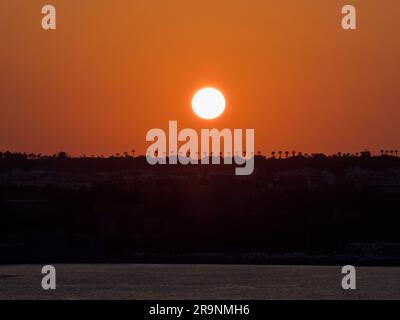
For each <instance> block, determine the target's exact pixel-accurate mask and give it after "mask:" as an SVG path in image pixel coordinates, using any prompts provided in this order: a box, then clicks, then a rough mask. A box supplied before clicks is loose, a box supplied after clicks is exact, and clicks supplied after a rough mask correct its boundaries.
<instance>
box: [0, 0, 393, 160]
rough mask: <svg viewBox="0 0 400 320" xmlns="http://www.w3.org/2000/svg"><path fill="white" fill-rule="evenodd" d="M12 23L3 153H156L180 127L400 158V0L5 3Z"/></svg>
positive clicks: (2, 78) (6, 49)
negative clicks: (155, 140)
mask: <svg viewBox="0 0 400 320" xmlns="http://www.w3.org/2000/svg"><path fill="white" fill-rule="evenodd" d="M48 3H52V4H54V5H56V7H57V14H58V15H57V30H56V31H50V32H46V31H43V30H42V29H41V7H42V5H45V4H48ZM349 3H351V4H353V5H355V6H356V8H357V10H358V30H357V31H344V30H342V29H341V26H340V21H341V16H342V15H341V13H340V11H341V7H342V6H343V5H345V4H349ZM0 17H1V19H0V34H1V47H0V61H1V64H0V108H1V117H0V150H12V151H26V152H36V153H39V152H40V153H55V152H57V151H60V150H64V151H67V152H69V153H71V154H88V155H90V154H105V155H108V154H113V153H122V152H123V151H129V150H132V149H136V150H137V153H143V152H144V151H145V149H146V146H147V145H148V144H146V142H145V136H146V133H147V131H148V130H149V129H151V128H155V127H160V128H165V129H167V127H168V121H169V120H177V121H178V123H179V126H180V128H183V127H192V128H195V129H200V128H212V127H216V128H220V129H222V128H225V127H228V128H254V129H255V135H256V150H262V151H263V152H268V153H269V152H270V151H271V150H296V151H303V152H328V153H331V152H338V151H342V152H353V151H354V152H355V151H360V150H361V149H363V148H370V149H372V150H374V151H377V150H380V149H382V148H383V149H396V148H397V149H398V148H400V141H399V136H400V125H399V120H400V73H399V70H400V69H399V66H400V37H399V30H400V2H399V1H398V0H379V1H378V0H363V1H355V0H351V1H336V0H326V1H318V0H285V1H275V0H274V1H272V0H190V1H188V0H151V1H150V0H113V1H111V0H84V1H82V0H51V1H50V0H49V1H37V0H1V1H0ZM203 86H216V87H218V88H219V89H221V90H222V91H223V92H224V94H225V96H226V98H227V103H228V105H227V110H226V112H225V114H224V115H223V116H222V117H221V118H219V119H217V120H213V121H205V120H201V119H199V118H197V117H196V116H195V115H194V114H193V113H192V110H191V106H190V100H191V97H192V95H193V93H194V92H195V91H196V90H197V89H199V88H201V87H203Z"/></svg>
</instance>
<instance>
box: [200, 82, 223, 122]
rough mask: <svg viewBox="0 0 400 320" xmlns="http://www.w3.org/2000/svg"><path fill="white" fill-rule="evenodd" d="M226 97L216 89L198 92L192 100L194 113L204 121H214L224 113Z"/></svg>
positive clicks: (205, 89) (204, 89)
mask: <svg viewBox="0 0 400 320" xmlns="http://www.w3.org/2000/svg"><path fill="white" fill-rule="evenodd" d="M225 106H226V101H225V97H224V95H223V94H222V92H221V91H219V90H217V89H215V88H203V89H201V90H199V91H197V92H196V94H195V95H194V96H193V99H192V109H193V111H194V113H195V114H196V115H197V116H199V117H200V118H202V119H206V120H212V119H216V118H218V117H219V116H220V115H221V114H223V113H224V111H225Z"/></svg>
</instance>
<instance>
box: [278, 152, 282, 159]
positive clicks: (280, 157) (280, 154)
mask: <svg viewBox="0 0 400 320" xmlns="http://www.w3.org/2000/svg"><path fill="white" fill-rule="evenodd" d="M282 153H283V152H282V151H278V154H279V159H282Z"/></svg>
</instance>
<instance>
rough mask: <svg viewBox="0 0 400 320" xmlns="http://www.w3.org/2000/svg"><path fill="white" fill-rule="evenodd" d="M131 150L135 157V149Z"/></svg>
mask: <svg viewBox="0 0 400 320" xmlns="http://www.w3.org/2000/svg"><path fill="white" fill-rule="evenodd" d="M131 152H132V157H133V158H134V157H135V150H132V151H131Z"/></svg>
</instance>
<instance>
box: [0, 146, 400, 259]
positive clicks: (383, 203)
mask: <svg viewBox="0 0 400 320" xmlns="http://www.w3.org/2000/svg"><path fill="white" fill-rule="evenodd" d="M280 157H281V158H282V159H279V158H280ZM399 204H400V159H399V158H397V154H396V155H395V153H394V152H393V153H392V154H385V153H383V154H382V155H381V156H378V157H371V156H370V155H369V154H368V153H363V154H360V155H336V156H332V157H326V156H324V155H312V156H308V155H307V156H303V155H293V156H289V155H287V156H286V157H284V156H282V155H280V156H279V157H278V156H275V155H274V157H271V158H269V159H266V158H265V157H263V156H261V155H259V156H256V170H255V173H254V174H253V175H252V176H249V177H236V176H235V175H234V168H233V167H230V166H224V165H220V166H212V165H209V166H188V167H184V166H155V167H151V166H149V165H148V164H147V163H146V161H145V159H144V158H143V157H136V158H134V157H132V156H130V155H125V156H118V157H112V158H90V157H82V158H69V157H68V156H67V155H66V154H60V155H57V156H54V157H42V156H40V157H37V156H35V157H32V156H26V155H21V154H8V156H4V154H2V156H1V157H0V219H1V223H0V263H18V262H43V261H45V262H46V261H60V262H76V261H82V262H83V261H85V262H91V261H93V262H98V261H104V262H105V261H129V262H235V263H241V262H244V263H246V262H248V263H291V262H293V263H335V262H338V261H340V262H342V261H343V262H346V261H347V262H351V261H353V262H354V261H356V262H357V261H358V262H361V263H364V262H365V263H373V264H399V261H400V210H399ZM335 259H336V260H335Z"/></svg>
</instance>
